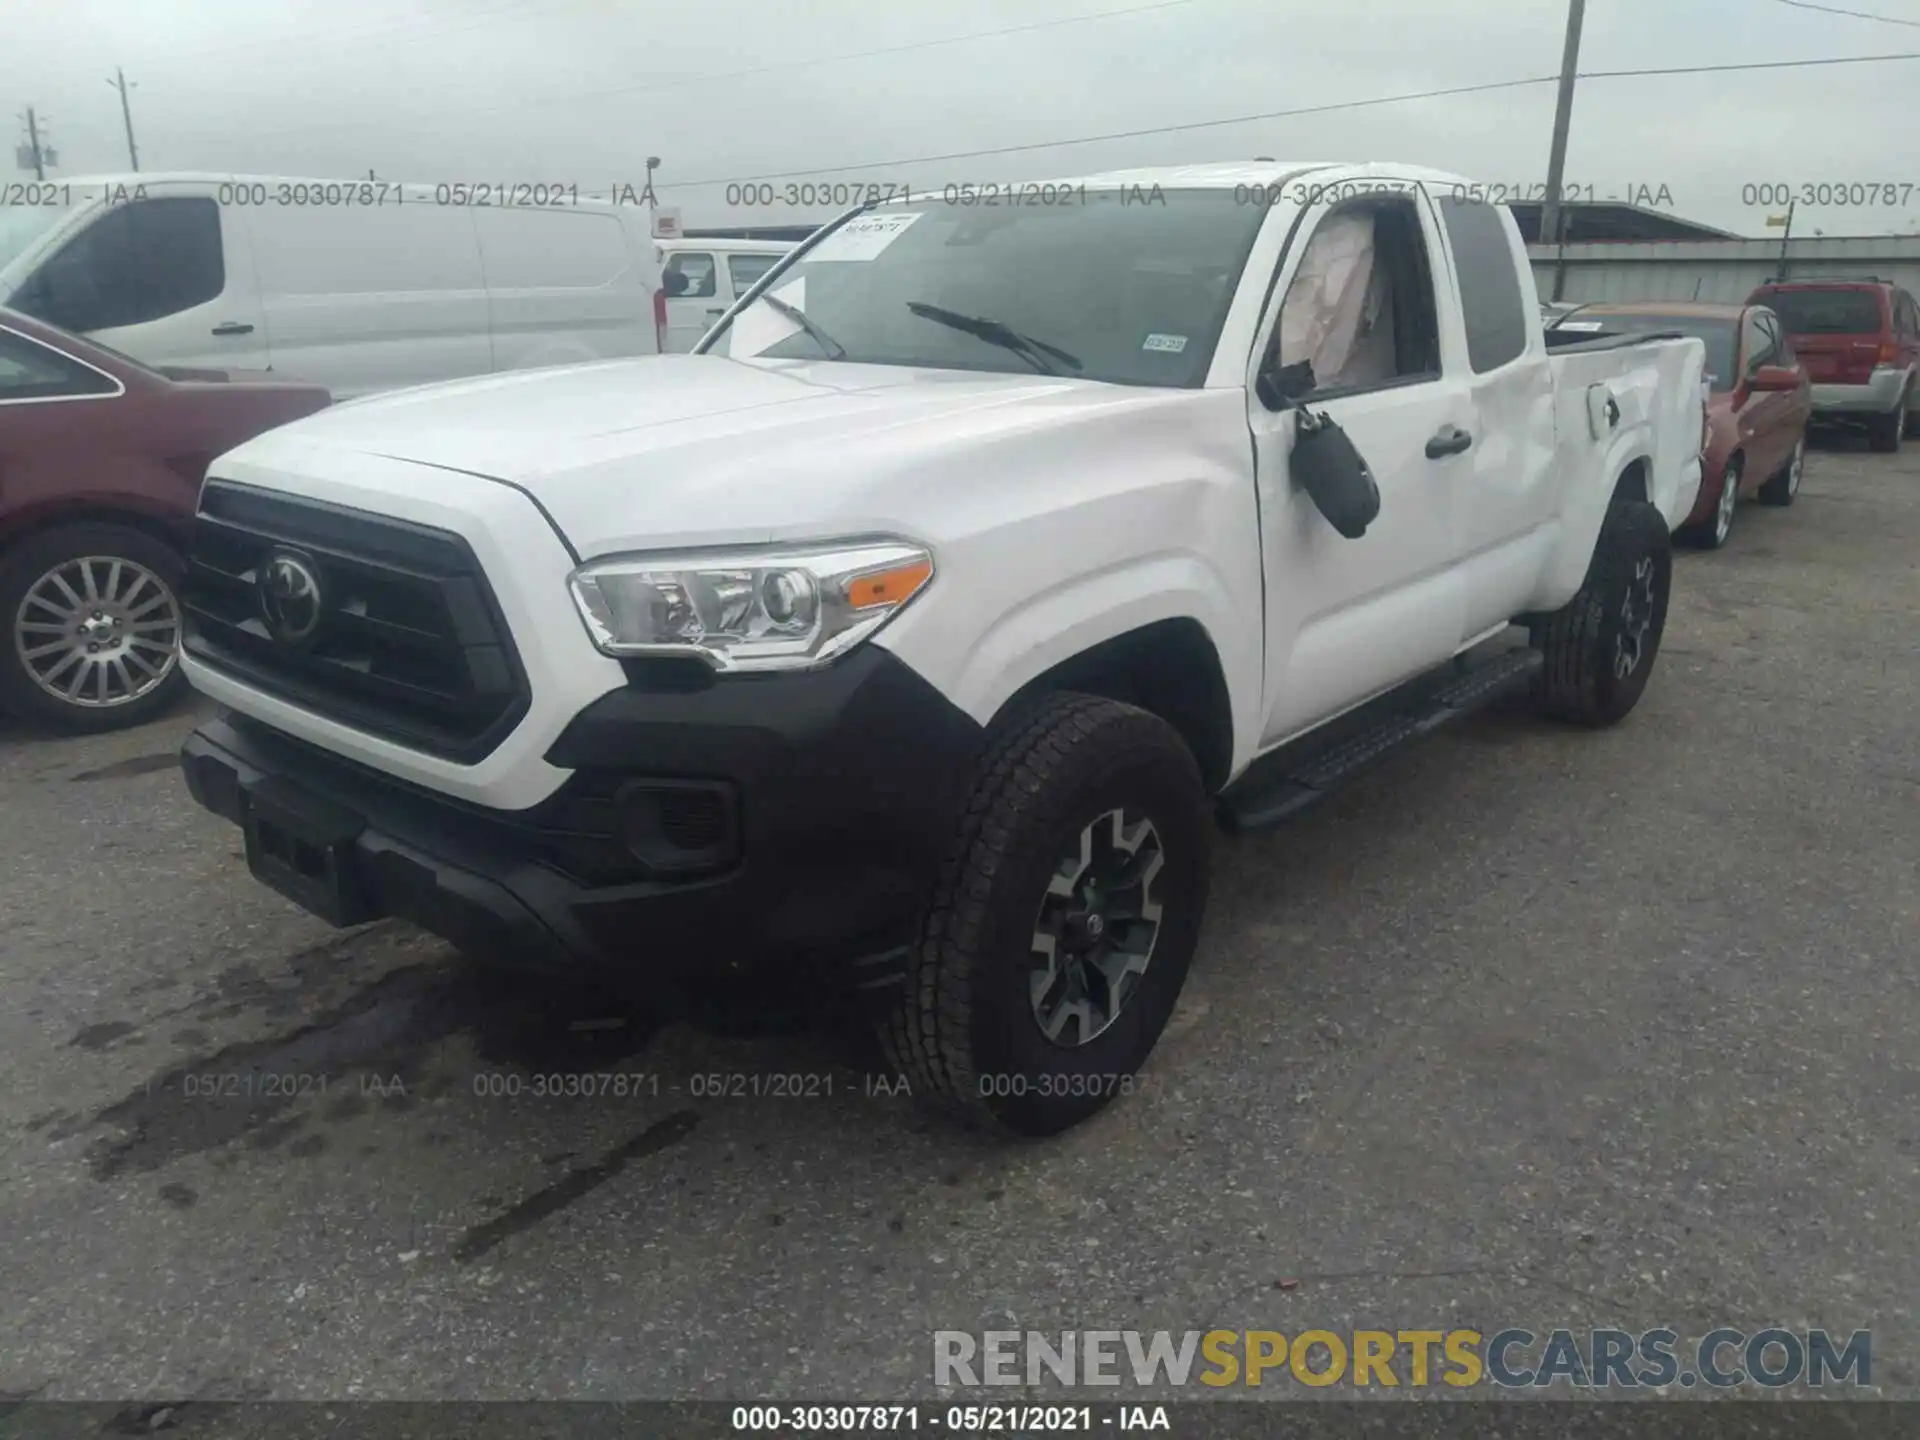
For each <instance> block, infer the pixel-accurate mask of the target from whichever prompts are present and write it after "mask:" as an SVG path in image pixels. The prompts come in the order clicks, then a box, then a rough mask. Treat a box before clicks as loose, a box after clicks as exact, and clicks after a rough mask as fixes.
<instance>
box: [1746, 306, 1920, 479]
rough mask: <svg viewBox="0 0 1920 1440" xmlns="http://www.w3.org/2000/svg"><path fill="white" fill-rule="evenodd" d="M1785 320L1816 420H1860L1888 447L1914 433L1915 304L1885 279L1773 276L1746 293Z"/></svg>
mask: <svg viewBox="0 0 1920 1440" xmlns="http://www.w3.org/2000/svg"><path fill="white" fill-rule="evenodd" d="M1747 303H1748V304H1749V305H1765V306H1767V307H1768V308H1769V309H1771V310H1772V311H1774V312H1775V313H1776V314H1777V315H1779V316H1780V318H1781V320H1782V321H1783V322H1784V323H1785V325H1786V329H1787V333H1788V335H1789V336H1790V337H1791V338H1792V340H1793V347H1794V349H1795V350H1796V351H1798V352H1799V354H1800V356H1801V358H1802V359H1804V360H1805V361H1806V364H1807V372H1808V374H1809V376H1810V377H1811V378H1812V380H1813V409H1814V415H1815V417H1816V418H1817V419H1818V420H1820V421H1821V422H1823V423H1825V422H1829V421H1831V422H1834V423H1837V424H1853V425H1861V426H1864V427H1865V428H1866V432H1867V440H1868V442H1869V444H1871V446H1872V447H1873V448H1874V449H1875V450H1878V451H1880V452H1881V453H1882V454H1885V455H1891V454H1893V453H1894V452H1895V451H1896V450H1898V449H1899V448H1900V442H1901V440H1903V439H1908V438H1911V437H1913V436H1916V435H1920V304H1917V303H1916V302H1915V301H1914V298H1913V296H1912V295H1910V294H1908V293H1907V291H1905V290H1903V289H1901V288H1900V287H1899V286H1898V285H1894V284H1891V283H1889V282H1888V281H1885V280H1777V281H1775V282H1774V283H1772V284H1770V285H1762V286H1761V287H1760V288H1759V289H1758V290H1756V291H1754V292H1753V294H1751V295H1749V296H1748V297H1747Z"/></svg>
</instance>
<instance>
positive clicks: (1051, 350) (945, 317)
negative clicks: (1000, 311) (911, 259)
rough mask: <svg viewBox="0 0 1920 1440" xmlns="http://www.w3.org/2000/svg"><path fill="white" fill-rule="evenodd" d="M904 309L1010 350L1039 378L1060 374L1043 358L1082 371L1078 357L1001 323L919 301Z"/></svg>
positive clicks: (913, 301)
mask: <svg viewBox="0 0 1920 1440" xmlns="http://www.w3.org/2000/svg"><path fill="white" fill-rule="evenodd" d="M907 309H909V310H911V311H912V312H913V313H914V314H915V315H918V316H919V317H920V318H921V319H922V320H931V321H933V322H934V323H935V324H938V325H945V326H946V327H947V328H948V329H951V330H959V331H963V332H964V333H966V334H968V335H972V336H975V337H977V338H978V339H981V340H984V341H986V342H987V343H988V344H989V345H998V346H999V347H1000V348H1001V349H1002V350H1011V351H1013V353H1014V354H1016V355H1018V356H1019V357H1020V358H1021V359H1023V360H1025V361H1026V362H1027V363H1028V364H1029V365H1031V366H1033V368H1034V369H1036V370H1038V371H1039V372H1040V373H1041V374H1042V375H1058V374H1059V373H1060V372H1059V371H1058V370H1056V369H1054V368H1053V367H1052V366H1051V365H1049V364H1047V363H1046V361H1045V360H1043V359H1042V358H1041V357H1042V356H1043V355H1051V356H1052V357H1053V358H1054V359H1056V360H1058V361H1059V362H1060V363H1061V364H1062V365H1065V366H1067V367H1068V368H1069V369H1073V370H1080V369H1084V368H1085V367H1084V366H1083V365H1081V363H1080V357H1079V356H1078V355H1074V354H1071V353H1070V352H1068V351H1065V350H1062V349H1061V348H1060V347H1059V346H1058V345H1049V344H1048V343H1047V342H1046V341H1044V340H1036V339H1034V338H1033V337H1032V336H1031V335H1022V334H1021V333H1020V332H1019V331H1018V330H1016V329H1014V328H1013V327H1012V326H1011V325H1009V324H1007V323H1006V321H1004V320H987V319H983V318H981V317H980V316H978V315H962V314H961V313H960V312H959V311H957V310H948V309H946V308H945V307H943V306H940V305H928V304H926V303H924V302H923V301H919V300H909V301H908V302H907Z"/></svg>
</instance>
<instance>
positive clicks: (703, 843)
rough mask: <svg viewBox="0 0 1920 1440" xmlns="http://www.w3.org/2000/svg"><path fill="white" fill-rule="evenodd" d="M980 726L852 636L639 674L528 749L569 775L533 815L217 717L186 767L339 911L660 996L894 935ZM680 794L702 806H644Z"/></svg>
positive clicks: (935, 862)
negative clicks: (820, 662)
mask: <svg viewBox="0 0 1920 1440" xmlns="http://www.w3.org/2000/svg"><path fill="white" fill-rule="evenodd" d="M982 739H983V734H982V731H981V729H980V727H979V726H978V725H977V724H975V723H974V721H973V720H972V719H971V718H969V717H968V716H966V715H965V714H963V713H962V712H960V711H959V710H957V709H955V708H954V707H953V706H952V705H951V704H950V703H949V702H948V701H947V700H946V699H945V698H944V697H943V696H941V695H940V694H939V693H938V692H937V691H935V690H934V689H933V688H932V687H931V686H929V685H927V684H926V682H925V681H923V680H921V679H920V678H919V676H918V675H916V674H915V673H914V672H913V671H911V670H910V669H908V668H907V667H906V666H905V665H904V664H903V663H901V662H900V661H898V660H896V659H894V658H893V657H892V656H891V655H889V654H887V652H885V651H883V650H880V649H879V648H878V647H876V646H868V647H865V648H863V649H862V650H860V651H857V652H856V653H855V654H854V655H852V656H850V657H848V659H847V660H846V661H845V662H843V663H842V664H839V665H836V666H833V667H831V668H829V669H827V670H822V671H817V672H812V673H808V674H802V675H792V676H770V677H755V678H747V677H737V678H733V677H729V678H716V679H713V680H711V681H707V682H705V683H695V684H692V685H688V684H686V683H685V682H684V680H680V681H676V682H674V683H668V684H662V685H658V686H653V687H650V686H649V685H648V683H647V678H646V676H645V675H644V674H640V675H636V679H635V682H634V684H633V685H631V686H629V687H628V688H626V689H623V690H619V691H616V692H614V693H613V694H610V695H608V696H606V697H605V698H603V699H602V700H600V701H598V702H596V703H595V704H594V705H592V706H590V707H588V708H587V709H586V710H585V711H583V712H582V713H581V714H580V716H578V717H577V718H576V719H575V721H574V722H573V724H572V725H571V726H569V728H568V729H567V731H566V732H565V733H564V734H563V735H562V736H561V738H560V739H559V740H558V741H557V742H556V743H555V745H554V746H553V748H552V750H551V751H550V752H549V753H548V757H547V758H548V759H549V761H550V762H551V763H553V764H555V765H556V766H560V767H562V768H565V769H568V770H570V771H572V772H573V773H572V775H571V777H570V778H569V780H568V781H567V783H566V785H565V786H563V787H562V789H561V791H560V792H559V793H558V794H556V795H555V796H553V797H552V798H550V799H549V800H547V801H545V802H543V803H542V804H541V805H539V806H537V807H535V808H534V809H532V810H528V811H516V812H505V811H496V810H488V809H483V808H481V807H477V806H473V805H469V804H466V803H463V802H460V801H455V800H451V799H449V798H447V797H446V796H443V795H439V794H436V793H433V792H431V791H427V790H423V789H420V788H417V787H415V786H412V785H409V784H406V783H403V782H400V781H396V780H394V779H392V778H391V777H389V776H386V775H383V774H380V773H378V772H375V771H373V770H370V769H367V768H365V767H362V766H359V765H357V764H353V763H351V762H348V761H344V760H342V759H340V758H339V757H338V756H335V755H332V754H330V753H328V752H326V751H323V750H320V749H317V748H315V747H313V746H311V745H308V744H306V743H304V742H301V741H298V740H295V739H293V738H292V737H290V736H288V735H285V734H283V733H281V732H278V731H275V730H272V729H270V728H268V727H266V726H263V725H260V724H258V723H257V722H254V721H252V720H248V719H245V718H242V717H239V716H234V715H223V716H222V717H221V718H220V719H218V720H215V721H212V722H210V723H208V724H206V725H204V726H202V727H201V728H200V729H199V730H197V731H195V732H194V734H193V735H192V736H191V737H190V738H189V739H188V740H187V742H186V745H185V747H184V748H183V750H182V752H181V763H182V767H183V769H184V770H185V772H186V779H187V785H188V788H189V789H190V790H191V791H192V793H193V797H194V799H195V800H197V801H198V802H199V803H200V804H201V805H203V806H204V807H206V808H207V809H208V810H211V811H213V812H214V813H215V814H218V815H221V816H224V817H225V818H226V819H228V820H230V821H232V822H233V823H235V824H237V825H240V826H241V827H243V829H244V830H245V832H246V839H247V859H248V864H249V866H250V867H251V868H252V869H253V871H254V873H255V875H257V876H258V877H259V878H260V879H262V880H263V881H265V882H266V883H268V884H270V885H272V886H274V888H276V889H278V890H280V891H282V892H283V893H285V894H287V895H288V896H290V897H291V898H293V899H294V900H296V901H298V902H299V903H301V904H302V905H304V906H306V907H307V908H308V909H310V910H312V911H314V912H315V913H316V914H319V915H321V916H322V917H323V918H325V919H327V920H329V921H331V922H333V923H334V924H336V925H352V924H357V923H361V922H363V921H367V920H372V919H376V918H379V917H382V916H397V917H399V918H402V919H405V920H409V921H412V922H413V923H415V924H418V925H420V926H421V927H422V928H424V929H426V930H429V931H432V932H433V933H435V934H437V935H441V936H443V937H445V938H446V939H448V940H450V941H452V942H453V943H454V944H455V945H457V946H459V947H460V948H461V949H463V950H466V951H468V952H471V953H475V954H478V955H482V956H485V957H486V958H488V959H489V960H491V961H493V962H495V963H500V964H506V965H512V966H515V967H519V968H529V969H545V970H553V969H565V970H574V971H590V972H599V973H602V974H603V975H604V976H605V978H609V979H613V980H617V981H618V982H619V983H621V984H622V985H624V986H637V987H638V988H640V989H642V990H645V991H651V992H656V993H657V994H658V995H659V998H660V999H662V1000H663V1001H671V1000H672V999H673V998H674V995H675V992H676V991H678V990H680V989H682V988H683V987H684V986H685V985H686V984H688V983H689V982H693V981H696V980H698V979H701V978H704V977H710V976H726V975H730V974H738V973H741V972H743V971H747V970H750V969H752V968H754V967H756V966H760V965H765V964H779V963H785V962H792V961H797V960H806V959H815V960H859V959H879V958H881V957H884V956H887V955H889V954H897V953H898V952H899V951H900V949H901V948H902V947H904V946H905V945H906V944H907V943H908V941H909V939H910V938H911V934H912V927H913V924H914V921H915V918H916V916H917V914H918V912H919V910H920V909H921V907H922V906H923V905H924V903H925V898H926V896H927V894H928V891H929V888H930V886H931V884H932V880H933V876H934V874H935V872H936V870H937V868H938V866H939V864H940V862H941V859H942V857H943V856H944V853H945V851H946V848H947V846H948V845H949V844H950V843H951V841H952V838H953V834H954V829H955V827H956V825H957V824H958V821H959V815H960V810H961V807H962V805H963V804H964V803H965V795H966V787H967V783H968V779H969V777H970V775H971V772H972V769H973V765H974V762H975V760H976V758H977V756H978V754H979V750H980V747H981V744H982ZM682 792H684V793H686V794H687V795H690V796H692V797H693V798H694V799H695V800H696V801H698V804H696V805H695V806H694V807H693V808H692V809H691V810H689V809H688V808H687V807H686V806H679V807H678V808H670V809H669V810H668V811H666V812H663V811H662V810H661V808H660V797H661V796H663V795H665V796H669V797H678V796H679V795H680V794H681V793H682ZM636 797H637V798H636ZM667 803H668V805H669V806H670V807H671V806H673V805H674V804H675V803H676V799H670V800H669V801H668V802H667ZM663 813H665V814H666V815H667V819H666V821H665V822H663V821H662V818H661V816H662V814H663ZM689 814H691V815H693V816H694V817H695V820H696V821H697V822H698V824H697V825H696V826H695V827H694V828H695V829H697V831H698V833H694V831H693V830H690V829H689V822H688V821H687V816H688V815H689ZM663 835H664V836H665V837H666V838H665V839H663V838H662V837H663ZM676 845H677V846H678V848H676ZM885 968H886V967H884V966H881V967H880V968H879V970H878V971H876V974H875V979H876V980H881V979H883V977H884V975H885Z"/></svg>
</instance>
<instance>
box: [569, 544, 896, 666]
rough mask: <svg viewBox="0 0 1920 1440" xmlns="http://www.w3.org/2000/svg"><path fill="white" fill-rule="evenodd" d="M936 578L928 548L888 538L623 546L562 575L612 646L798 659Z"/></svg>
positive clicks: (870, 621)
mask: <svg viewBox="0 0 1920 1440" xmlns="http://www.w3.org/2000/svg"><path fill="white" fill-rule="evenodd" d="M932 578H933V557H932V556H931V555H930V554H928V553H927V552H926V551H925V550H923V549H921V548H920V547H919V546H917V545H908V544H905V543H903V542H900V541H891V540H888V541H872V542H856V541H847V542H844V543H841V544H836V545H831V546H814V547H809V548H807V549H804V550H800V549H793V550H752V551H745V550H743V551H737V552H732V553H728V552H724V551H722V552H716V553H713V554H706V555H623V556H618V557H615V558H613V559H608V560H596V561H594V562H592V563H591V564H588V565H582V566H581V567H580V568H579V569H578V570H576V571H574V572H573V575H572V577H571V579H570V580H569V582H568V583H569V584H570V586H571V587H572V589H573V600H574V603H575V604H576V605H578V606H579V607H580V618H581V619H582V620H584V621H585V622H586V626H587V633H588V634H589V635H591V636H592V637H593V643H594V644H595V645H597V646H599V647H600V649H601V650H603V651H605V652H606V653H607V654H609V655H692V656H697V657H698V658H699V659H702V660H705V661H706V662H707V663H708V664H710V665H712V666H713V667H714V668H715V669H717V670H803V669H806V668H807V667H809V666H812V665H819V664H822V663H824V662H825V661H827V660H830V659H832V658H833V657H834V656H836V655H839V654H841V653H843V652H844V651H846V650H848V649H851V648H852V647H853V646H855V645H858V644H859V643H860V642H861V641H862V640H864V639H866V638H867V637H868V636H869V635H871V634H873V632H874V631H876V630H878V629H879V628H880V627H881V626H882V625H884V624H886V622H887V621H888V620H889V619H890V618H891V617H892V616H894V615H896V614H898V613H899V611H900V610H901V608H902V607H903V606H905V605H906V604H907V602H908V601H910V600H911V599H913V597H914V596H915V595H917V594H919V593H920V591H921V590H922V589H924V588H925V587H926V584H927V582H928V581H929V580H931V579H932Z"/></svg>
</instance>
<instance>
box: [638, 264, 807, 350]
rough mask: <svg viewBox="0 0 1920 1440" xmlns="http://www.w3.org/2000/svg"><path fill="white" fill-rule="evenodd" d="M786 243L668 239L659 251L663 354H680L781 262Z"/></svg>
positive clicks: (659, 312)
mask: <svg viewBox="0 0 1920 1440" xmlns="http://www.w3.org/2000/svg"><path fill="white" fill-rule="evenodd" d="M793 244H794V242H792V241H788V240H671V241H667V242H665V243H663V244H662V245H661V246H660V247H659V252H658V253H659V256H660V263H661V272H660V292H661V294H662V295H663V296H664V297H665V299H664V300H662V301H660V302H658V303H657V305H656V310H657V316H656V318H658V319H659V320H660V322H661V335H662V336H663V337H664V338H663V339H662V340H661V343H660V349H661V351H662V353H665V354H670V355H684V354H686V353H687V352H688V351H689V350H691V349H693V347H694V345H695V343H696V342H698V340H699V339H700V337H701V336H702V335H704V334H706V333H707V331H709V330H711V329H712V328H713V323H714V321H716V320H718V319H719V318H720V317H721V316H722V315H724V314H726V313H727V311H728V310H730V309H732V308H733V302H734V301H736V300H738V299H739V298H740V297H741V296H742V295H744V294H746V293H747V291H748V290H749V289H751V288H752V286H753V283H754V281H756V280H758V279H759V278H760V277H761V276H762V275H764V274H766V273H767V271H769V270H771V269H772V268H773V267H774V266H775V265H777V264H778V263H779V262H780V257H781V256H782V255H785V254H786V253H787V252H788V251H789V250H791V249H793Z"/></svg>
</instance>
